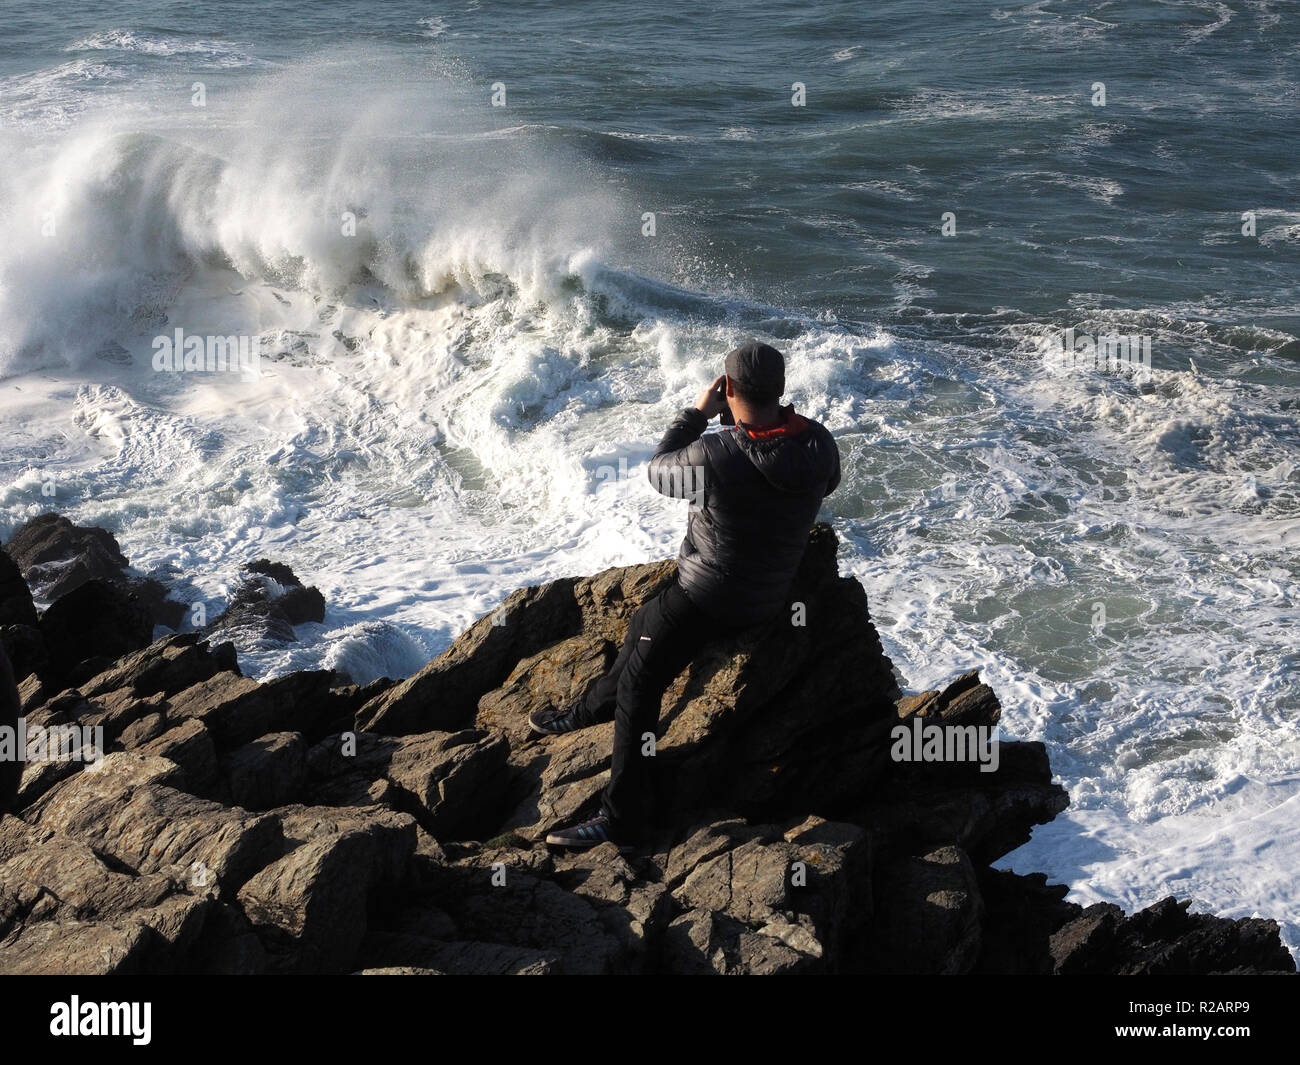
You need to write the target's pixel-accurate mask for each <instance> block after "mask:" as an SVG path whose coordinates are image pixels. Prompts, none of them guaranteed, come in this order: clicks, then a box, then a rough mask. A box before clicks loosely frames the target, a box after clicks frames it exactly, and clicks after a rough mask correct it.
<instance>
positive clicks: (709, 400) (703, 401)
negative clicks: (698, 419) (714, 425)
mask: <svg viewBox="0 0 1300 1065" xmlns="http://www.w3.org/2000/svg"><path fill="white" fill-rule="evenodd" d="M726 384H727V375H726V374H725V373H724V374H722V375H721V376H720V377H718V378H717V380H715V381H714V382H713V384H711V385H709V387H708V388H706V389H705V390H704V391H703V392H701V393H700V395H699V398H698V399H696V401H695V409H696V410H698V411H699V412H700V413H701V414H703V415H704V416H705V417H706V418H712V417H713V416H714V415H717V414H721V413H722V412H723V411H724V410H726V409H727V401H726V400H725V399H722V400H719V399H718V389H720V388H724V387H725V386H726Z"/></svg>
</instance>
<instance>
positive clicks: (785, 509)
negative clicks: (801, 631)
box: [529, 343, 840, 853]
mask: <svg viewBox="0 0 1300 1065" xmlns="http://www.w3.org/2000/svg"><path fill="white" fill-rule="evenodd" d="M725 368H726V373H725V374H723V375H722V376H721V377H719V378H718V379H717V380H715V381H714V382H713V384H711V385H709V387H708V388H706V389H705V390H704V391H703V392H701V393H700V395H699V398H698V399H697V400H696V401H695V406H694V407H688V408H686V409H685V410H683V411H682V412H681V413H680V414H678V415H677V417H676V418H675V419H674V420H673V424H672V425H671V426H669V428H668V432H667V433H665V434H664V438H663V440H661V441H660V443H659V448H658V450H657V451H656V452H655V454H654V457H653V458H652V459H651V460H650V483H651V484H652V485H654V487H655V489H656V491H658V492H660V493H662V494H664V495H667V496H672V497H674V498H677V499H689V500H690V501H691V512H690V518H689V520H688V522H687V526H686V538H685V539H684V540H683V541H682V548H681V552H680V553H679V555H678V558H677V575H676V577H675V578H674V579H673V580H672V581H671V582H670V583H669V584H668V585H667V587H665V588H664V590H663V591H662V592H660V593H659V594H658V595H657V596H656V597H655V598H653V599H651V600H650V601H649V602H647V603H646V604H645V605H644V606H642V607H641V609H640V610H638V611H637V612H636V614H635V615H633V617H632V619H631V621H630V622H629V624H628V630H627V636H626V638H625V639H624V641H623V647H622V649H621V650H620V651H619V654H618V658H617V659H616V660H615V662H614V665H613V667H612V668H611V669H610V671H609V672H608V673H606V674H605V675H604V676H603V677H602V678H601V679H600V680H599V681H597V682H596V683H595V684H594V685H593V686H592V687H591V688H590V689H589V690H588V691H587V693H586V696H585V698H583V699H582V700H580V701H579V702H577V703H575V704H573V705H571V706H567V707H562V708H558V709H550V710H542V711H537V712H535V713H534V714H533V715H532V716H531V717H530V719H529V720H530V722H531V724H532V726H533V728H534V729H535V730H536V731H537V732H541V733H544V734H548V735H561V734H563V733H567V732H572V731H573V730H574V729H579V728H586V727H587V726H589V725H596V724H599V723H600V722H603V721H609V720H610V719H611V718H612V719H613V720H614V753H613V759H612V763H611V768H610V778H609V784H608V786H607V787H606V789H605V792H604V795H603V796H602V800H601V808H600V813H599V814H597V815H596V816H595V817H593V818H591V819H590V820H588V821H584V822H582V823H581V824H577V825H574V826H572V827H570V828H566V829H562V830H558V831H555V832H551V833H550V834H549V835H547V837H546V842H547V843H550V844H555V845H558V846H562V847H594V846H596V845H598V844H600V843H605V842H607V841H608V842H613V843H614V844H615V845H616V846H618V848H619V850H620V851H623V852H624V853H629V852H631V851H633V850H635V849H636V848H637V847H638V846H639V845H641V844H642V843H643V842H644V841H645V834H646V829H647V827H648V824H649V814H650V811H649V809H648V807H649V799H650V788H649V782H648V780H647V777H648V774H649V772H650V765H651V762H652V758H650V757H647V756H645V755H643V754H642V751H643V748H645V747H646V746H647V743H646V741H647V736H646V734H647V733H648V734H650V736H653V735H654V734H655V733H656V730H657V725H658V722H659V708H660V703H661V701H662V699H663V694H664V692H665V691H666V690H667V688H668V686H669V685H670V684H671V683H672V682H673V679H674V678H675V677H676V676H677V675H678V674H679V673H681V671H682V670H683V669H685V668H686V667H687V666H688V665H689V664H690V662H691V660H692V659H694V658H695V657H696V655H698V654H699V653H700V650H701V649H702V647H703V646H704V645H705V644H706V643H708V642H709V641H712V640H717V639H719V638H722V637H725V636H729V635H732V634H734V633H735V632H736V631H737V630H738V629H742V628H745V627H747V626H751V625H758V624H762V623H764V622H770V621H772V620H773V619H774V618H776V617H777V616H778V615H779V614H781V613H782V611H783V609H784V608H785V600H786V595H787V594H788V592H789V590H790V585H791V583H792V582H793V581H794V576H795V571H796V570H797V569H798V568H799V562H800V559H801V558H802V557H803V551H804V546H805V544H806V543H807V541H808V532H809V530H810V529H811V528H812V525H813V522H814V521H816V519H817V511H818V510H819V508H820V507H821V501H822V499H823V497H825V496H827V495H829V494H830V493H831V492H833V491H834V490H835V487H836V486H837V485H838V484H839V481H840V456H839V450H838V448H837V447H836V445H835V440H834V439H833V438H832V437H831V434H830V433H829V432H828V431H827V430H826V428H825V427H824V426H823V425H821V424H820V423H818V422H815V421H812V420H810V419H808V418H804V417H802V416H800V415H798V414H796V413H795V412H794V407H793V406H785V407H782V406H781V405H780V399H781V395H782V394H783V393H784V392H785V359H784V357H783V356H782V355H781V353H780V352H779V351H777V350H776V349H775V348H773V347H769V346H768V345H766V344H757V343H751V344H746V345H744V346H743V347H739V348H736V349H735V350H734V351H732V352H730V353H729V354H728V355H727V358H726V363H725ZM716 414H722V415H723V422H724V424H725V428H724V429H723V430H722V431H721V432H717V433H707V434H706V433H705V432H704V430H705V428H706V427H707V426H708V423H709V419H711V418H712V417H713V416H714V415H716ZM733 421H734V424H731V423H732V422H733ZM649 749H653V745H649Z"/></svg>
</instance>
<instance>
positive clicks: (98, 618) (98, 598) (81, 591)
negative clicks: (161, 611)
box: [40, 577, 153, 683]
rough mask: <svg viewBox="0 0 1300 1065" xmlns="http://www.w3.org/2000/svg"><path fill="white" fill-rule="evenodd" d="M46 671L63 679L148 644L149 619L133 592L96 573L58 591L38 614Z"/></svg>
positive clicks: (85, 673) (73, 680)
mask: <svg viewBox="0 0 1300 1065" xmlns="http://www.w3.org/2000/svg"><path fill="white" fill-rule="evenodd" d="M40 628H41V635H42V636H44V638H45V646H46V648H47V649H48V651H49V658H50V666H49V669H50V673H51V675H52V676H54V677H56V678H58V679H59V680H60V681H61V682H63V683H76V682H77V681H78V680H80V679H82V678H84V677H87V676H93V675H94V674H95V673H97V672H99V669H98V668H97V667H98V666H99V665H100V664H104V665H108V664H111V663H112V661H113V660H114V659H117V658H120V657H122V656H123V655H126V654H129V653H130V652H132V651H136V650H139V649H140V648H142V647H146V646H148V644H149V640H150V638H151V636H152V635H153V622H152V620H151V619H150V617H149V612H148V611H147V610H146V609H145V607H144V605H143V604H142V603H141V602H140V601H139V599H137V598H136V596H135V595H134V594H133V593H132V592H130V591H128V590H127V589H125V588H123V587H122V586H121V585H117V584H112V583H110V582H109V581H106V580H102V579H101V578H98V577H95V578H92V579H90V580H87V581H85V582H83V583H82V584H79V585H78V586H77V587H76V588H75V589H73V590H72V591H70V592H68V593H66V594H65V595H62V596H60V597H59V598H58V599H56V600H55V601H54V603H53V604H52V605H51V606H50V608H49V609H48V610H47V611H45V613H44V614H43V615H41V625H40Z"/></svg>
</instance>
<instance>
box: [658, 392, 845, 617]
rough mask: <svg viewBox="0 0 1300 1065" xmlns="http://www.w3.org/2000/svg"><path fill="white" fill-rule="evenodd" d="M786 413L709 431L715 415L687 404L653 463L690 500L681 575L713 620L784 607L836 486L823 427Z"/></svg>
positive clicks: (664, 483)
mask: <svg viewBox="0 0 1300 1065" xmlns="http://www.w3.org/2000/svg"><path fill="white" fill-rule="evenodd" d="M782 414H783V416H784V417H783V421H782V423H781V424H780V425H779V426H776V427H773V428H771V429H768V430H763V431H759V430H750V429H747V428H745V427H743V426H731V427H728V428H726V429H724V430H722V431H721V432H717V433H708V434H705V435H703V436H702V435H700V434H701V433H703V431H704V428H705V426H706V425H707V424H708V420H707V419H706V418H705V416H704V415H703V414H701V413H700V412H699V411H698V410H694V409H690V408H688V409H687V410H684V411H682V413H681V414H679V415H678V416H677V419H676V420H675V421H674V422H673V425H672V427H671V428H670V429H669V431H668V433H667V435H666V436H665V437H664V440H663V442H662V443H661V444H660V447H659V450H658V451H657V452H656V453H655V456H654V458H653V459H651V462H650V480H651V483H652V484H654V485H655V487H656V489H657V490H658V491H660V492H663V493H664V494H665V495H671V496H675V497H677V498H686V499H690V500H691V504H692V505H691V515H690V521H689V523H688V525H687V529H686V538H685V539H684V540H683V541H682V548H681V553H680V554H679V556H678V571H679V575H680V576H679V579H680V581H681V584H682V587H683V589H684V590H685V592H686V594H687V595H688V596H689V597H690V599H691V600H692V601H693V602H695V603H696V604H697V605H698V606H699V607H700V608H701V609H702V610H704V611H706V612H707V613H709V614H711V615H713V616H715V617H719V618H721V617H724V616H725V617H727V618H729V619H732V620H737V619H743V620H748V621H754V622H757V621H764V620H767V619H768V618H770V617H772V616H774V615H775V614H776V613H777V612H778V611H779V610H780V609H781V607H782V606H784V604H785V597H786V594H787V593H788V592H789V588H790V583H791V581H792V580H793V579H794V575H795V572H796V570H797V569H798V568H799V560H800V559H801V558H802V557H803V551H804V546H805V544H806V543H807V541H808V530H809V529H810V528H811V527H812V524H813V522H814V521H816V519H817V511H818V509H819V508H820V506H821V501H822V499H823V497H824V496H826V495H829V494H830V493H831V492H833V491H834V490H835V488H836V486H837V485H838V484H839V480H840V458H839V449H838V448H837V447H836V444H835V440H834V438H833V437H832V436H831V435H830V433H829V432H828V431H827V430H826V428H825V427H824V426H823V425H821V424H820V423H818V422H815V421H812V420H811V419H806V418H804V417H802V416H801V415H798V414H795V413H794V410H793V408H792V407H786V408H784V409H783V411H782Z"/></svg>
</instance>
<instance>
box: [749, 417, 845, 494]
mask: <svg viewBox="0 0 1300 1065" xmlns="http://www.w3.org/2000/svg"><path fill="white" fill-rule="evenodd" d="M781 414H782V421H781V423H780V424H779V425H776V426H771V427H768V428H765V429H751V428H749V427H748V426H743V425H738V426H736V428H735V433H736V441H737V442H738V443H739V444H740V448H741V450H742V451H744V453H745V455H746V457H747V458H748V459H749V461H750V462H752V463H753V464H754V466H755V467H756V468H757V469H758V471H759V472H760V473H761V474H762V475H763V476H764V477H766V478H767V480H768V482H769V483H770V484H771V485H772V486H773V487H774V488H779V489H780V490H781V491H783V492H792V493H796V494H797V493H802V492H807V491H809V490H810V489H811V488H813V487H814V486H819V485H822V484H824V483H825V482H826V481H827V480H829V479H830V477H831V474H832V472H833V471H834V469H835V462H836V458H837V453H836V450H835V441H834V440H833V439H831V437H830V434H829V433H827V432H826V430H825V429H823V428H822V427H821V426H820V425H818V424H817V423H816V422H813V421H809V420H808V419H807V418H805V417H803V416H802V415H800V414H796V413H795V411H794V406H793V405H791V406H788V407H782V408H781Z"/></svg>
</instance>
